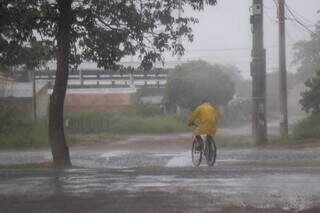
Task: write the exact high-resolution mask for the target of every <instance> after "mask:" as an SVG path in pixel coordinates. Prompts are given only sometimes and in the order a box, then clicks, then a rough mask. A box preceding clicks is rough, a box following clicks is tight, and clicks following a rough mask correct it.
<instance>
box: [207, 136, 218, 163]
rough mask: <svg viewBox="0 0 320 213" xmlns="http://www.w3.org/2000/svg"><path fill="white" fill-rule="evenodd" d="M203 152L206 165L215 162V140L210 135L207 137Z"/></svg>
mask: <svg viewBox="0 0 320 213" xmlns="http://www.w3.org/2000/svg"><path fill="white" fill-rule="evenodd" d="M205 152H206V153H205V155H206V161H207V164H208V166H213V165H214V163H215V162H216V157H217V146H216V143H215V141H214V140H213V138H211V137H207V146H206V150H205Z"/></svg>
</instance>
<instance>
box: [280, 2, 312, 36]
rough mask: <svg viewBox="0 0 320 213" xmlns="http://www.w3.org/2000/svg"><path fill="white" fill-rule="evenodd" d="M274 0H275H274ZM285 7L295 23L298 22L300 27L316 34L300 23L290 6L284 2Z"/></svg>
mask: <svg viewBox="0 0 320 213" xmlns="http://www.w3.org/2000/svg"><path fill="white" fill-rule="evenodd" d="M274 1H275V0H274ZM285 7H286V8H287V10H288V12H289V13H290V14H291V16H292V17H293V19H294V21H295V22H296V23H298V24H299V25H300V26H301V27H303V28H304V29H305V30H307V31H309V32H310V33H312V34H314V35H318V34H317V33H315V32H314V31H312V30H311V29H309V28H308V27H307V26H306V25H305V24H304V23H302V22H301V21H300V20H299V19H298V18H297V17H296V15H295V14H294V12H293V11H292V10H291V8H290V7H289V5H288V4H287V3H285Z"/></svg>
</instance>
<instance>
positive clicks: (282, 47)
mask: <svg viewBox="0 0 320 213" xmlns="http://www.w3.org/2000/svg"><path fill="white" fill-rule="evenodd" d="M278 3H279V7H278V8H279V11H278V12H279V14H278V18H279V103H280V135H281V138H282V139H287V138H288V103H287V67H286V35H285V21H286V20H285V0H278Z"/></svg>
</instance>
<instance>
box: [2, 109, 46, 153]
mask: <svg viewBox="0 0 320 213" xmlns="http://www.w3.org/2000/svg"><path fill="white" fill-rule="evenodd" d="M0 117H1V125H0V147H6V148H21V147H32V146H40V145H47V144H48V130H47V119H41V120H38V121H36V122H34V121H33V120H32V119H31V116H29V115H27V116H26V114H25V113H23V112H20V111H18V110H16V109H15V108H12V107H6V108H5V107H2V110H1V112H0Z"/></svg>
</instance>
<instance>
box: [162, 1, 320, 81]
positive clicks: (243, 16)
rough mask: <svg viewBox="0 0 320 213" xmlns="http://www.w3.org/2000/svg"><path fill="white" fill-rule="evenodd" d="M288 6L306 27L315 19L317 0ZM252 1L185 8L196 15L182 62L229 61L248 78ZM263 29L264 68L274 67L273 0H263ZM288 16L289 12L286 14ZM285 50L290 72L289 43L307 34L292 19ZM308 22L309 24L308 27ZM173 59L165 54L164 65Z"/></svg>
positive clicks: (275, 26) (318, 7)
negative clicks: (203, 8)
mask: <svg viewBox="0 0 320 213" xmlns="http://www.w3.org/2000/svg"><path fill="white" fill-rule="evenodd" d="M286 2H287V4H288V5H289V7H291V8H292V10H293V11H295V13H296V14H297V17H298V18H299V19H300V20H301V21H303V22H304V23H305V24H306V25H308V27H310V29H313V26H312V25H314V24H315V23H316V22H317V21H318V20H320V14H318V13H317V11H318V10H320V0H287V1H286ZM251 4H252V0H218V4H217V5H216V6H212V7H207V9H205V11H203V12H200V13H195V12H191V11H189V10H187V11H185V12H186V13H187V14H192V15H194V16H196V17H198V18H199V21H200V23H199V24H197V25H194V27H193V30H194V35H195V37H194V42H193V43H187V42H185V43H184V45H185V47H186V49H187V51H186V53H185V55H184V56H183V57H182V59H181V60H182V61H185V60H190V59H203V60H206V61H208V62H210V63H216V62H217V63H229V64H234V65H236V66H238V67H239V68H240V69H241V70H242V74H243V75H244V76H246V77H249V66H250V61H251V58H250V51H251V46H252V45H251V43H252V34H251V25H250V22H249V17H250V10H249V8H250V6H251ZM264 8H265V13H264V14H265V15H264V32H265V41H264V43H265V47H266V49H267V71H268V72H270V71H272V70H274V69H277V67H278V23H277V20H276V19H277V8H276V6H275V3H274V1H273V0H264ZM287 17H290V14H289V13H288V14H287ZM286 24H287V26H286V27H287V29H286V31H287V32H286V34H287V47H288V48H287V53H288V70H291V71H294V70H295V68H294V67H293V66H292V65H291V61H292V50H291V48H292V44H294V43H295V42H297V41H299V40H304V39H308V38H309V35H310V33H309V32H307V31H306V30H305V29H303V28H302V27H300V26H299V25H298V24H297V23H295V22H293V21H292V20H287V21H286ZM309 25H310V26H309ZM176 59H177V58H176V57H175V58H172V57H170V56H169V57H167V61H168V64H170V61H175V60H176Z"/></svg>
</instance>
